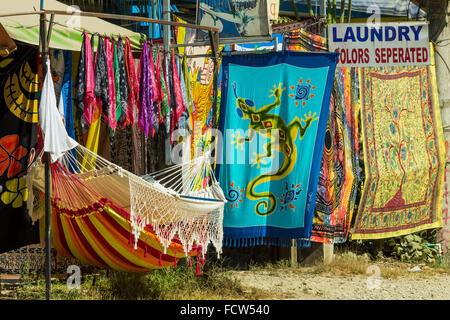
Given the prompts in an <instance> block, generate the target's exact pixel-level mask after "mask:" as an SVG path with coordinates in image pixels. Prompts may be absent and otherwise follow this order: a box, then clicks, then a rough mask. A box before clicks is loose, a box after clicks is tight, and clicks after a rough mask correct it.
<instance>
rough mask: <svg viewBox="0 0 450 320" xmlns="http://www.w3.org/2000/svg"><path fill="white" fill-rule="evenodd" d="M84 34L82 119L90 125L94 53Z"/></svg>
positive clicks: (93, 82)
mask: <svg viewBox="0 0 450 320" xmlns="http://www.w3.org/2000/svg"><path fill="white" fill-rule="evenodd" d="M83 33H84V39H85V51H86V82H85V92H84V103H83V105H84V113H83V115H84V119H85V120H86V122H87V124H88V125H91V122H92V114H93V113H94V108H95V104H94V100H95V94H94V89H95V76H94V53H93V51H92V44H91V41H89V37H88V34H87V33H86V31H84V32H83Z"/></svg>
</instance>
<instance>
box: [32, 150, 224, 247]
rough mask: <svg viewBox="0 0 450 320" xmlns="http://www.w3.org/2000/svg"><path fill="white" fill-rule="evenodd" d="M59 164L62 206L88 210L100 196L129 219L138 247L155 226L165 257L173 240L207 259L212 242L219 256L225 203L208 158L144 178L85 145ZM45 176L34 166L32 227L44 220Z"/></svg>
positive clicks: (57, 191)
mask: <svg viewBox="0 0 450 320" xmlns="http://www.w3.org/2000/svg"><path fill="white" fill-rule="evenodd" d="M74 151H76V152H74ZM59 163H60V164H61V169H60V170H58V171H54V170H53V171H52V179H51V180H52V182H53V184H55V185H54V186H52V187H51V190H52V195H51V198H52V201H56V202H57V204H58V206H60V207H63V208H71V209H74V208H87V207H88V206H89V205H91V204H92V203H94V202H95V201H98V198H99V196H101V197H104V198H107V199H109V200H111V201H112V202H114V203H115V204H116V205H118V206H120V207H121V208H123V209H125V210H126V211H128V212H129V213H130V223H131V227H132V234H133V235H134V238H135V246H136V245H137V240H138V239H139V235H140V233H141V231H142V230H143V229H144V228H145V227H146V226H147V225H149V224H151V225H152V226H153V229H154V231H155V233H156V234H157V235H158V238H159V241H160V243H161V245H162V246H163V247H164V253H166V249H167V248H168V247H169V246H170V243H171V241H172V239H173V238H174V237H177V238H178V239H179V240H180V241H181V242H182V245H183V247H184V251H185V253H186V254H187V253H188V252H189V251H190V250H191V249H192V247H193V246H194V244H196V245H197V246H198V245H200V246H202V250H203V252H202V254H203V255H205V253H206V250H207V247H208V244H209V243H210V242H211V243H212V244H213V245H214V247H215V248H216V251H217V254H218V255H219V254H220V253H221V251H222V240H223V229H222V222H223V209H224V205H225V203H226V199H225V196H224V194H223V191H222V189H221V188H220V186H219V183H218V181H217V180H216V178H215V176H214V172H213V170H212V168H211V165H210V154H208V153H207V154H205V155H204V156H202V157H199V158H196V159H194V160H191V161H189V162H187V163H183V164H179V165H173V166H171V167H169V168H166V169H163V170H161V171H158V172H154V173H151V174H148V175H146V176H142V177H139V176H136V175H134V174H133V173H131V172H129V171H126V170H124V169H123V168H121V167H119V166H117V165H115V164H113V163H111V162H109V161H108V160H106V159H104V158H102V157H100V156H99V155H97V154H95V153H93V152H92V151H90V150H89V149H87V148H85V147H83V146H81V145H77V146H76V148H75V149H73V150H71V151H68V152H65V153H64V155H63V156H62V157H61V158H60V159H59ZM43 174H44V168H43V164H42V163H41V162H40V161H36V163H35V164H34V165H33V169H32V171H31V173H30V174H29V175H28V177H27V180H28V185H31V184H32V185H33V188H34V192H30V199H29V201H28V203H29V209H32V207H33V193H34V194H35V196H34V207H35V208H34V209H32V210H30V215H31V216H32V219H33V221H35V220H37V219H39V218H40V217H41V216H42V214H43V210H42V203H43V202H42V201H39V205H38V207H39V209H38V210H36V199H42V194H43V192H44V184H43V179H44V178H43ZM55 179H56V180H55ZM56 184H57V185H56ZM36 192H37V193H40V196H38V197H36Z"/></svg>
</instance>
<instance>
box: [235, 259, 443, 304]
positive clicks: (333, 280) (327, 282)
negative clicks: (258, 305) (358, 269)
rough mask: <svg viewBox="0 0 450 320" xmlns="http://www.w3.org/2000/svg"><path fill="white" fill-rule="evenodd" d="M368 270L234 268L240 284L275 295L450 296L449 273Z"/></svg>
mask: <svg viewBox="0 0 450 320" xmlns="http://www.w3.org/2000/svg"><path fill="white" fill-rule="evenodd" d="M369 271H370V273H368V274H364V275H363V274H357V275H335V274H333V273H329V272H326V273H321V274H314V273H311V272H308V271H304V270H303V271H299V270H289V269H284V270H277V271H273V270H272V271H264V270H259V271H255V270H253V271H234V272H233V273H232V274H231V276H232V277H233V278H235V279H237V280H239V281H240V282H241V283H242V285H243V286H244V287H245V288H247V289H248V290H251V289H252V288H255V289H259V290H264V291H269V292H272V293H273V298H274V299H296V300H311V299H326V300H450V275H449V274H437V275H430V272H426V274H424V272H422V271H416V272H414V271H410V272H409V274H408V275H404V276H398V277H396V278H394V279H393V278H384V277H383V275H382V273H381V274H379V275H377V272H376V267H374V268H373V270H369Z"/></svg>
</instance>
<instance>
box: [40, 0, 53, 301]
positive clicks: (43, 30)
mask: <svg viewBox="0 0 450 320" xmlns="http://www.w3.org/2000/svg"><path fill="white" fill-rule="evenodd" d="M43 9H44V0H41V12H42V10H43ZM45 16H46V15H45V13H41V14H40V25H39V35H40V39H39V42H40V53H41V57H42V74H43V77H44V78H45V74H46V72H47V70H46V66H47V53H48V52H47V51H48V40H49V37H48V33H47V26H46V22H45ZM44 164H45V173H44V174H45V299H46V300H50V299H51V243H50V241H51V237H50V236H51V235H50V231H51V221H50V219H51V214H50V213H51V211H50V210H51V208H50V154H49V153H48V152H45V153H44Z"/></svg>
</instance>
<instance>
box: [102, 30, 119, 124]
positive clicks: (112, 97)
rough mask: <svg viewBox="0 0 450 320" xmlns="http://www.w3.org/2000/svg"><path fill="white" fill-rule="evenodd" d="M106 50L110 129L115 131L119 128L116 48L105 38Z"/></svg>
mask: <svg viewBox="0 0 450 320" xmlns="http://www.w3.org/2000/svg"><path fill="white" fill-rule="evenodd" d="M105 50H106V61H107V69H108V85H109V113H108V125H109V128H110V129H111V130H112V131H114V130H116V127H117V121H116V87H115V81H114V66H113V60H114V48H113V45H112V43H111V39H109V38H105Z"/></svg>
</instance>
